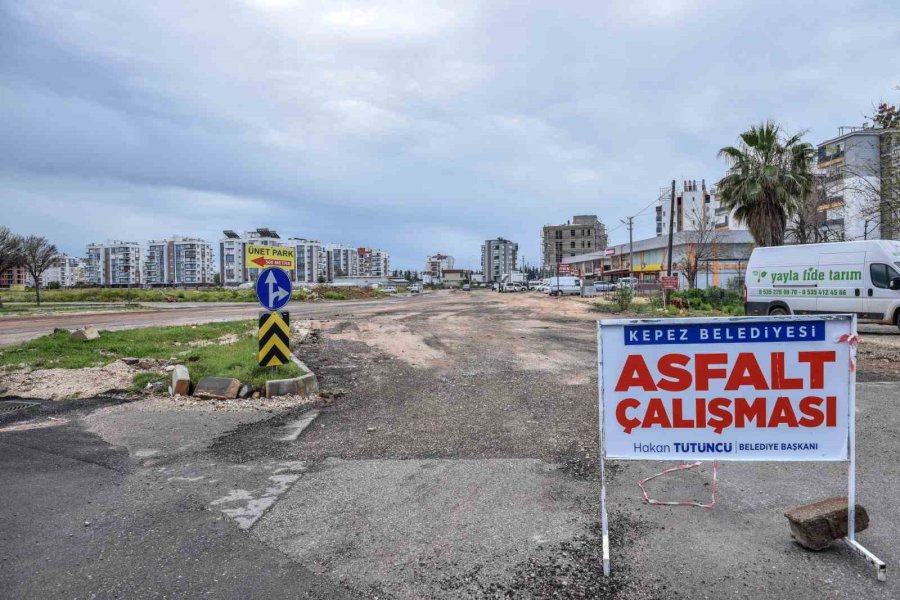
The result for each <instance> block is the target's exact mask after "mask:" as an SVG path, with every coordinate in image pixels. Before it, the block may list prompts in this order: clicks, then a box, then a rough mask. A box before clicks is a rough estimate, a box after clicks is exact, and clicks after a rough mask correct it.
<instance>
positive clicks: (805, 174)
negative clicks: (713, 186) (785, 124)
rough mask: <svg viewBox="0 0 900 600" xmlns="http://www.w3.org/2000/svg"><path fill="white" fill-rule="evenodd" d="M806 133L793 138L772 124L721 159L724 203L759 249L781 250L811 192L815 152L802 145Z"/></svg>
mask: <svg viewBox="0 0 900 600" xmlns="http://www.w3.org/2000/svg"><path fill="white" fill-rule="evenodd" d="M804 133H806V132H800V133H798V134H796V135H793V136H790V137H788V136H787V135H785V134H784V133H782V131H781V127H780V126H779V125H778V124H776V123H775V122H773V121H766V122H765V123H761V124H760V125H758V126H753V127H751V128H750V129H749V130H747V131H745V132H744V133H742V134H741V135H740V139H741V141H740V145H739V147H737V148H735V147H734V146H726V147H725V148H722V149H721V150H719V156H723V157H725V160H727V161H728V173H727V174H726V175H725V177H723V178H722V179H721V181H719V183H718V188H719V201H720V202H721V203H722V205H724V206H725V207H727V208H729V209H732V210H734V211H735V212H734V216H735V217H736V218H737V219H740V220H741V221H743V222H744V223H746V224H747V228H748V229H749V230H750V234H751V235H753V239H754V240H756V243H757V244H758V245H759V246H781V245H782V244H784V232H785V228H786V226H787V220H788V217H789V216H791V215H792V214H793V213H794V210H795V209H796V206H797V203H798V201H799V199H800V198H802V197H803V196H804V195H805V194H807V193H809V191H810V189H811V188H812V183H813V176H812V172H811V165H812V157H813V147H812V145H811V144H808V143H806V142H801V141H800V138H801V137H803V134H804Z"/></svg>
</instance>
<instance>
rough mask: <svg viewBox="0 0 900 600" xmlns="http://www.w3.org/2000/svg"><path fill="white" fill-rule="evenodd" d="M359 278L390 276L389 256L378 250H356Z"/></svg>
mask: <svg viewBox="0 0 900 600" xmlns="http://www.w3.org/2000/svg"><path fill="white" fill-rule="evenodd" d="M356 252H357V254H358V255H359V274H360V276H361V277H387V276H388V275H389V274H390V272H391V271H390V266H391V265H390V255H389V254H388V252H386V251H384V250H381V249H379V248H357V251H356Z"/></svg>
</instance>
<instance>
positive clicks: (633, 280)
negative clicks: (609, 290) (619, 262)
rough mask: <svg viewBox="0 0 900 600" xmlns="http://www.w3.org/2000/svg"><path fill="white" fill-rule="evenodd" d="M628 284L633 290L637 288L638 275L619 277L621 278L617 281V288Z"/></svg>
mask: <svg viewBox="0 0 900 600" xmlns="http://www.w3.org/2000/svg"><path fill="white" fill-rule="evenodd" d="M623 285H627V286H628V287H630V288H631V289H633V290H636V289H637V287H638V279H637V277H619V280H618V281H616V288H618V287H620V286H623Z"/></svg>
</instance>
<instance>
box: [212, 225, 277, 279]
mask: <svg viewBox="0 0 900 600" xmlns="http://www.w3.org/2000/svg"><path fill="white" fill-rule="evenodd" d="M222 233H223V234H224V236H225V237H223V238H222V239H221V241H220V242H219V273H220V275H219V276H220V277H221V281H222V285H223V286H225V287H228V286H238V285H241V284H242V283H248V282H252V281H256V277H257V276H258V275H259V272H260V270H261V269H258V268H247V267H245V266H244V265H245V263H246V261H245V260H244V259H245V251H246V247H247V246H248V245H251V246H290V245H291V244H290V241H288V240H283V239H281V236H280V235H278V232H277V231H275V230H273V229H268V228H265V227H260V228H259V229H255V230H253V231H245V232H244V233H243V235H238V234H237V233H235V232H234V231H232V230H230V229H227V230H225V231H223V232H222Z"/></svg>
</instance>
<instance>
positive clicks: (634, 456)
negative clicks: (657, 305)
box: [597, 315, 885, 580]
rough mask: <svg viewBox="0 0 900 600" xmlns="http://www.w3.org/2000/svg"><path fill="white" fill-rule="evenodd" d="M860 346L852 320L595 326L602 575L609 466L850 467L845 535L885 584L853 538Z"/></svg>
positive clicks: (607, 323)
mask: <svg viewBox="0 0 900 600" xmlns="http://www.w3.org/2000/svg"><path fill="white" fill-rule="evenodd" d="M857 340H858V338H857V336H856V317H855V316H853V315H827V316H802V317H801V316H791V317H732V318H705V319H669V320H665V321H661V320H655V319H654V320H651V319H634V320H630V319H629V320H604V321H598V323H597V368H598V377H599V394H600V399H599V410H598V414H599V422H600V440H599V441H600V460H599V462H600V512H601V527H602V534H603V539H602V542H603V573H604V575H608V574H609V533H608V521H607V507H606V477H605V461H606V460H607V459H621V460H682V461H698V460H716V461H847V462H849V472H848V494H847V499H848V507H849V513H848V534H847V537H846V538H844V540H845V542H846V543H847V544H848V545H849V546H850V547H851V548H852V549H853V550H854V551H855V552H857V553H858V554H860V555H862V556H864V557H865V558H866V559H867V560H868V561H869V562H870V563H871V564H873V565H875V566H876V567H877V569H878V571H877V573H878V579H880V580H883V579H884V572H885V566H884V563H883V562H882V561H880V560H878V558H876V557H875V556H874V555H872V554H871V553H870V552H869V551H868V550H866V549H865V548H864V547H863V546H861V545H860V544H859V543H858V542H857V541H856V530H855V518H854V517H855V501H856V428H855V423H854V421H855V399H856V372H855V369H856V343H857ZM684 468H687V467H684Z"/></svg>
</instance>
